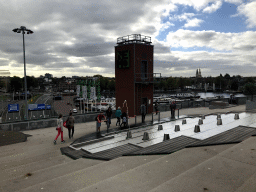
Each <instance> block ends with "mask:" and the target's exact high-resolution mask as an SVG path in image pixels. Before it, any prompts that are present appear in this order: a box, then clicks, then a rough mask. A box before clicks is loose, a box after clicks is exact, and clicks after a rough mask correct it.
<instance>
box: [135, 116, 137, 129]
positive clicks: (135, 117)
mask: <svg viewBox="0 0 256 192" xmlns="http://www.w3.org/2000/svg"><path fill="white" fill-rule="evenodd" d="M136 124H137V116H136V115H135V126H136Z"/></svg>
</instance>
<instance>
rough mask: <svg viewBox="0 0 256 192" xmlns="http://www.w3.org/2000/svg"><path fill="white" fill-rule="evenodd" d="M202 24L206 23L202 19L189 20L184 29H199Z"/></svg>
mask: <svg viewBox="0 0 256 192" xmlns="http://www.w3.org/2000/svg"><path fill="white" fill-rule="evenodd" d="M202 22H204V21H203V20H201V19H197V18H194V19H191V20H188V22H187V23H186V24H185V25H184V27H185V28H188V27H199V26H200V24H201V23H202Z"/></svg>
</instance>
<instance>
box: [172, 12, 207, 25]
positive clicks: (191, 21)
mask: <svg viewBox="0 0 256 192" xmlns="http://www.w3.org/2000/svg"><path fill="white" fill-rule="evenodd" d="M194 16H196V14H194V13H183V14H181V15H172V16H170V17H169V20H170V21H177V20H179V21H187V23H186V24H185V25H184V27H185V28H188V27H199V26H200V24H201V23H202V22H204V21H203V20H201V19H197V18H192V17H194Z"/></svg>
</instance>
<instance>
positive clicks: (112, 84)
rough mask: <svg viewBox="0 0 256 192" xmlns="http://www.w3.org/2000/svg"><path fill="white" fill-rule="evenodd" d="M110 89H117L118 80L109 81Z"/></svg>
mask: <svg viewBox="0 0 256 192" xmlns="http://www.w3.org/2000/svg"><path fill="white" fill-rule="evenodd" d="M108 90H110V91H115V90H116V82H115V81H114V80H110V81H109V82H108Z"/></svg>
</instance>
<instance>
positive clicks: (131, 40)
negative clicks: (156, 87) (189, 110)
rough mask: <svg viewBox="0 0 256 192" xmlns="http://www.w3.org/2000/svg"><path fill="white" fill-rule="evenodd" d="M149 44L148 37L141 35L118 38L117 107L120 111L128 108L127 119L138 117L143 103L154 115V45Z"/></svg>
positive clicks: (149, 38)
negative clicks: (128, 117)
mask: <svg viewBox="0 0 256 192" xmlns="http://www.w3.org/2000/svg"><path fill="white" fill-rule="evenodd" d="M151 43H152V42H151V37H148V36H143V35H140V34H133V35H128V36H125V37H119V38H117V46H115V77H116V107H119V106H120V107H121V108H122V112H123V111H124V110H125V111H126V110H127V108H128V115H129V116H130V117H133V116H134V115H140V111H139V109H140V106H141V104H142V103H145V104H146V108H147V113H152V112H153V81H154V79H153V76H154V75H153V53H154V46H153V45H151ZM125 100H126V101H127V104H125V103H124V101H125ZM126 105H127V106H126Z"/></svg>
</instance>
